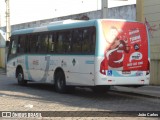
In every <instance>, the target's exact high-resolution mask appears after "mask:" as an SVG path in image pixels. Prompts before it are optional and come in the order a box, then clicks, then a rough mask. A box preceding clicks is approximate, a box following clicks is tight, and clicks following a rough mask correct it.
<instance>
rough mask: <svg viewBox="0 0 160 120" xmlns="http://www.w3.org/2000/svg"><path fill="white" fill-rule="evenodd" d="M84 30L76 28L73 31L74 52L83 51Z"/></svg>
mask: <svg viewBox="0 0 160 120" xmlns="http://www.w3.org/2000/svg"><path fill="white" fill-rule="evenodd" d="M81 42H82V30H81V29H75V30H74V31H73V39H72V53H81V52H82V45H81Z"/></svg>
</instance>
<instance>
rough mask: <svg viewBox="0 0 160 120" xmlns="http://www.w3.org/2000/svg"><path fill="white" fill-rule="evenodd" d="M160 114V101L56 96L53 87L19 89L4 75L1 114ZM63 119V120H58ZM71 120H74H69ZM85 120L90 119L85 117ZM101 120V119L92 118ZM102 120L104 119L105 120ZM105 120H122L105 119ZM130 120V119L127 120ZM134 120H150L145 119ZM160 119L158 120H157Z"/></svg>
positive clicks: (0, 89)
mask: <svg viewBox="0 0 160 120" xmlns="http://www.w3.org/2000/svg"><path fill="white" fill-rule="evenodd" d="M104 110H105V111H160V99H155V98H154V99H153V98H145V97H140V96H133V95H126V94H119V93H112V92H108V93H106V94H101V95H99V94H94V93H93V92H91V91H90V90H89V89H76V91H75V93H73V94H59V93H56V92H55V91H54V89H53V86H52V85H46V84H35V83H29V84H28V86H26V87H25V86H19V85H17V81H16V80H15V79H14V78H7V77H6V76H5V75H4V74H2V75H0V111H104ZM57 119H61V118H57ZM66 119H70V118H66ZM76 119H77V120H78V119H81V118H80V117H78V118H76ZM85 119H90V118H88V117H85ZM92 119H99V118H96V117H94V118H92ZM101 119H102V118H101ZM103 119H122V118H121V117H116V118H112V117H109V118H103ZM126 119H127V120H128V119H129V118H126ZM130 119H147V120H148V118H145V117H143V118H142V117H138V118H130ZM154 119H158V118H154Z"/></svg>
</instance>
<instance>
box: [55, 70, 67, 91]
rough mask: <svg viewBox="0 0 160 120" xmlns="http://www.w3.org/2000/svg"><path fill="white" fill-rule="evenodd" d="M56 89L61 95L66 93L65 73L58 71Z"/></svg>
mask: <svg viewBox="0 0 160 120" xmlns="http://www.w3.org/2000/svg"><path fill="white" fill-rule="evenodd" d="M55 89H56V91H57V92H59V93H66V89H67V87H66V81H65V75H64V73H63V71H58V72H57V73H56V75H55Z"/></svg>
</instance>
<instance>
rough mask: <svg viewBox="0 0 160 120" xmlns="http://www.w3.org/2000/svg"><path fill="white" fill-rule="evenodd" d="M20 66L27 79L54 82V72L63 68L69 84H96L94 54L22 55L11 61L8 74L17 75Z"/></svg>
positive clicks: (9, 75)
mask: <svg viewBox="0 0 160 120" xmlns="http://www.w3.org/2000/svg"><path fill="white" fill-rule="evenodd" d="M13 64H14V66H13ZM18 66H21V67H22V69H23V73H24V79H26V80H31V81H36V82H42V83H52V84H53V83H54V72H55V70H56V69H57V68H61V69H62V70H63V71H64V73H65V78H66V84H67V85H77V86H82V85H83V86H90V85H91V86H93V85H94V56H93V55H89V56H88V55H86V56H81V55H70V57H68V55H22V56H20V57H17V58H14V59H12V60H10V61H9V63H8V66H7V76H8V77H15V74H16V73H15V72H16V68H17V67H18Z"/></svg>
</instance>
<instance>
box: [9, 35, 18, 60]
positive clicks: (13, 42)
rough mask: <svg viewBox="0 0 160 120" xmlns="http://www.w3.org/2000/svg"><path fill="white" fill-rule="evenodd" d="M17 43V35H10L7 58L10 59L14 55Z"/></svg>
mask: <svg viewBox="0 0 160 120" xmlns="http://www.w3.org/2000/svg"><path fill="white" fill-rule="evenodd" d="M17 45H18V36H12V37H11V43H10V45H9V51H8V58H7V60H10V59H12V58H13V57H15V56H16V53H17Z"/></svg>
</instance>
